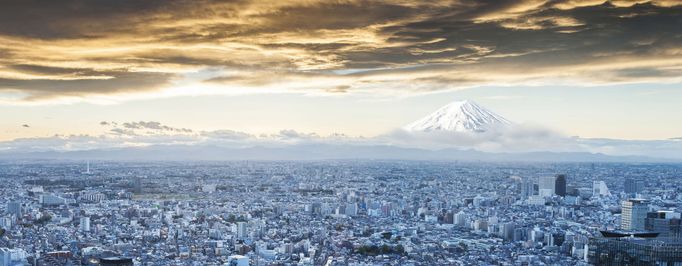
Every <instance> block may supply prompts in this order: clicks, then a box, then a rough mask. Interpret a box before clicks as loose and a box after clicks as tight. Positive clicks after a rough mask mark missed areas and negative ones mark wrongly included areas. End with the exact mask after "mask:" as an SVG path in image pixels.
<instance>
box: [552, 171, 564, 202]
mask: <svg viewBox="0 0 682 266" xmlns="http://www.w3.org/2000/svg"><path fill="white" fill-rule="evenodd" d="M554 194H557V195H559V196H562V197H565V196H566V175H563V174H561V175H556V180H555V181H554Z"/></svg>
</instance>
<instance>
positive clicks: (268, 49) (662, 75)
mask: <svg viewBox="0 0 682 266" xmlns="http://www.w3.org/2000/svg"><path fill="white" fill-rule="evenodd" d="M680 4H682V2H681V1H670V0H667V1H666V0H655V1H619V0H612V1H600V0H567V1H542V0H524V1H506V0H505V1H499V0H498V1H474V0H455V1H406V0H389V1H353V0H349V1H286V0H284V1H276V2H271V1H247V0H243V1H209V0H201V1H187V0H169V1H161V0H149V1H137V0H120V1H105V0H92V1H85V0H73V1H40V0H25V1H23V0H22V1H18V0H11V1H6V2H4V3H3V6H2V9H0V56H2V57H1V59H0V90H13V91H19V92H22V93H24V94H26V95H28V96H27V97H26V98H25V99H29V100H31V99H32V100H36V99H49V98H58V97H61V96H89V95H98V94H117V93H122V92H126V93H127V92H149V91H153V90H156V89H159V88H165V87H168V86H169V85H170V83H169V80H170V79H171V78H172V77H180V76H183V75H190V74H191V73H196V72H197V71H200V70H202V69H222V70H225V71H226V72H227V73H221V74H218V75H216V76H214V77H209V78H205V80H207V81H208V82H209V83H213V84H221V85H223V86H225V87H227V88H226V89H229V87H230V85H234V84H236V85H240V86H251V87H263V86H274V84H279V83H282V82H284V83H287V84H282V86H279V87H282V88H296V87H297V86H299V87H305V88H306V89H310V87H311V86H309V85H310V84H317V83H315V82H307V80H314V81H317V82H320V83H321V84H323V85H321V86H319V88H317V90H318V91H320V92H323V93H325V92H326V93H339V92H341V93H347V92H353V91H377V90H376V86H383V87H392V88H395V89H396V90H404V88H403V87H405V86H407V85H409V86H419V87H420V88H418V89H414V88H413V89H410V90H411V91H417V92H418V91H425V90H426V91H429V90H439V89H452V88H457V87H465V86H472V85H482V84H491V83H506V84H509V83H514V82H525V81H528V80H534V81H537V80H541V79H543V78H548V77H549V78H571V79H579V80H587V81H589V82H602V83H608V82H638V81H668V80H671V79H672V80H675V79H677V78H679V74H680V69H682V51H681V49H680V48H679V47H682V40H681V39H682V32H681V30H680V29H679V25H682V5H680ZM234 70H238V71H239V72H240V73H238V74H234V73H233V72H234ZM339 70H351V71H352V73H351V74H343V73H342V74H339V73H337V72H334V71H339ZM231 71H232V72H231ZM228 73H229V74H228ZM309 73H314V74H309ZM332 80H334V81H333V82H331V81H332ZM410 82H421V84H413V83H410ZM324 83H330V84H328V85H324ZM339 88H341V89H339ZM348 88H352V89H350V90H349V89H348ZM389 90H390V89H385V90H384V91H389ZM389 93H390V92H389Z"/></svg>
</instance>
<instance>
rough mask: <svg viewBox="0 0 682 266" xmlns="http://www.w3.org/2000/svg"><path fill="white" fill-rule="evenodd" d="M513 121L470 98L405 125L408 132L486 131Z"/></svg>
mask: <svg viewBox="0 0 682 266" xmlns="http://www.w3.org/2000/svg"><path fill="white" fill-rule="evenodd" d="M510 124H511V122H509V120H507V119H505V118H504V117H502V116H500V115H498V114H496V113H494V112H493V111H490V110H488V109H487V108H485V107H483V106H481V105H479V104H477V103H475V102H473V101H469V100H465V101H457V102H452V103H450V104H448V105H445V106H443V107H441V108H440V109H438V110H436V111H435V112H433V113H432V114H430V115H428V116H426V117H424V118H422V119H419V120H417V121H415V122H412V123H411V124H409V125H406V126H404V127H403V128H402V129H403V130H405V131H408V132H424V131H453V132H485V131H488V130H490V129H493V128H497V127H506V126H508V125H510Z"/></svg>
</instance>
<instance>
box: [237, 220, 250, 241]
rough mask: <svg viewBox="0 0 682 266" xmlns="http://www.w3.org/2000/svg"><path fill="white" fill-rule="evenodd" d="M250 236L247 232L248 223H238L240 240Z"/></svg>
mask: <svg viewBox="0 0 682 266" xmlns="http://www.w3.org/2000/svg"><path fill="white" fill-rule="evenodd" d="M247 235H248V232H247V230H246V222H238V223H237V237H238V238H241V239H243V238H246V236H247Z"/></svg>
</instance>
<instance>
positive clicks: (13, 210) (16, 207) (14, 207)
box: [7, 201, 22, 217]
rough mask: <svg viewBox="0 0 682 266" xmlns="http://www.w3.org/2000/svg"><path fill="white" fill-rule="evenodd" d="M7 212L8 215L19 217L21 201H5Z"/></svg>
mask: <svg viewBox="0 0 682 266" xmlns="http://www.w3.org/2000/svg"><path fill="white" fill-rule="evenodd" d="M7 213H9V214H10V215H14V216H16V217H21V215H22V210H21V203H19V202H18V201H10V202H9V203H7Z"/></svg>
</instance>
